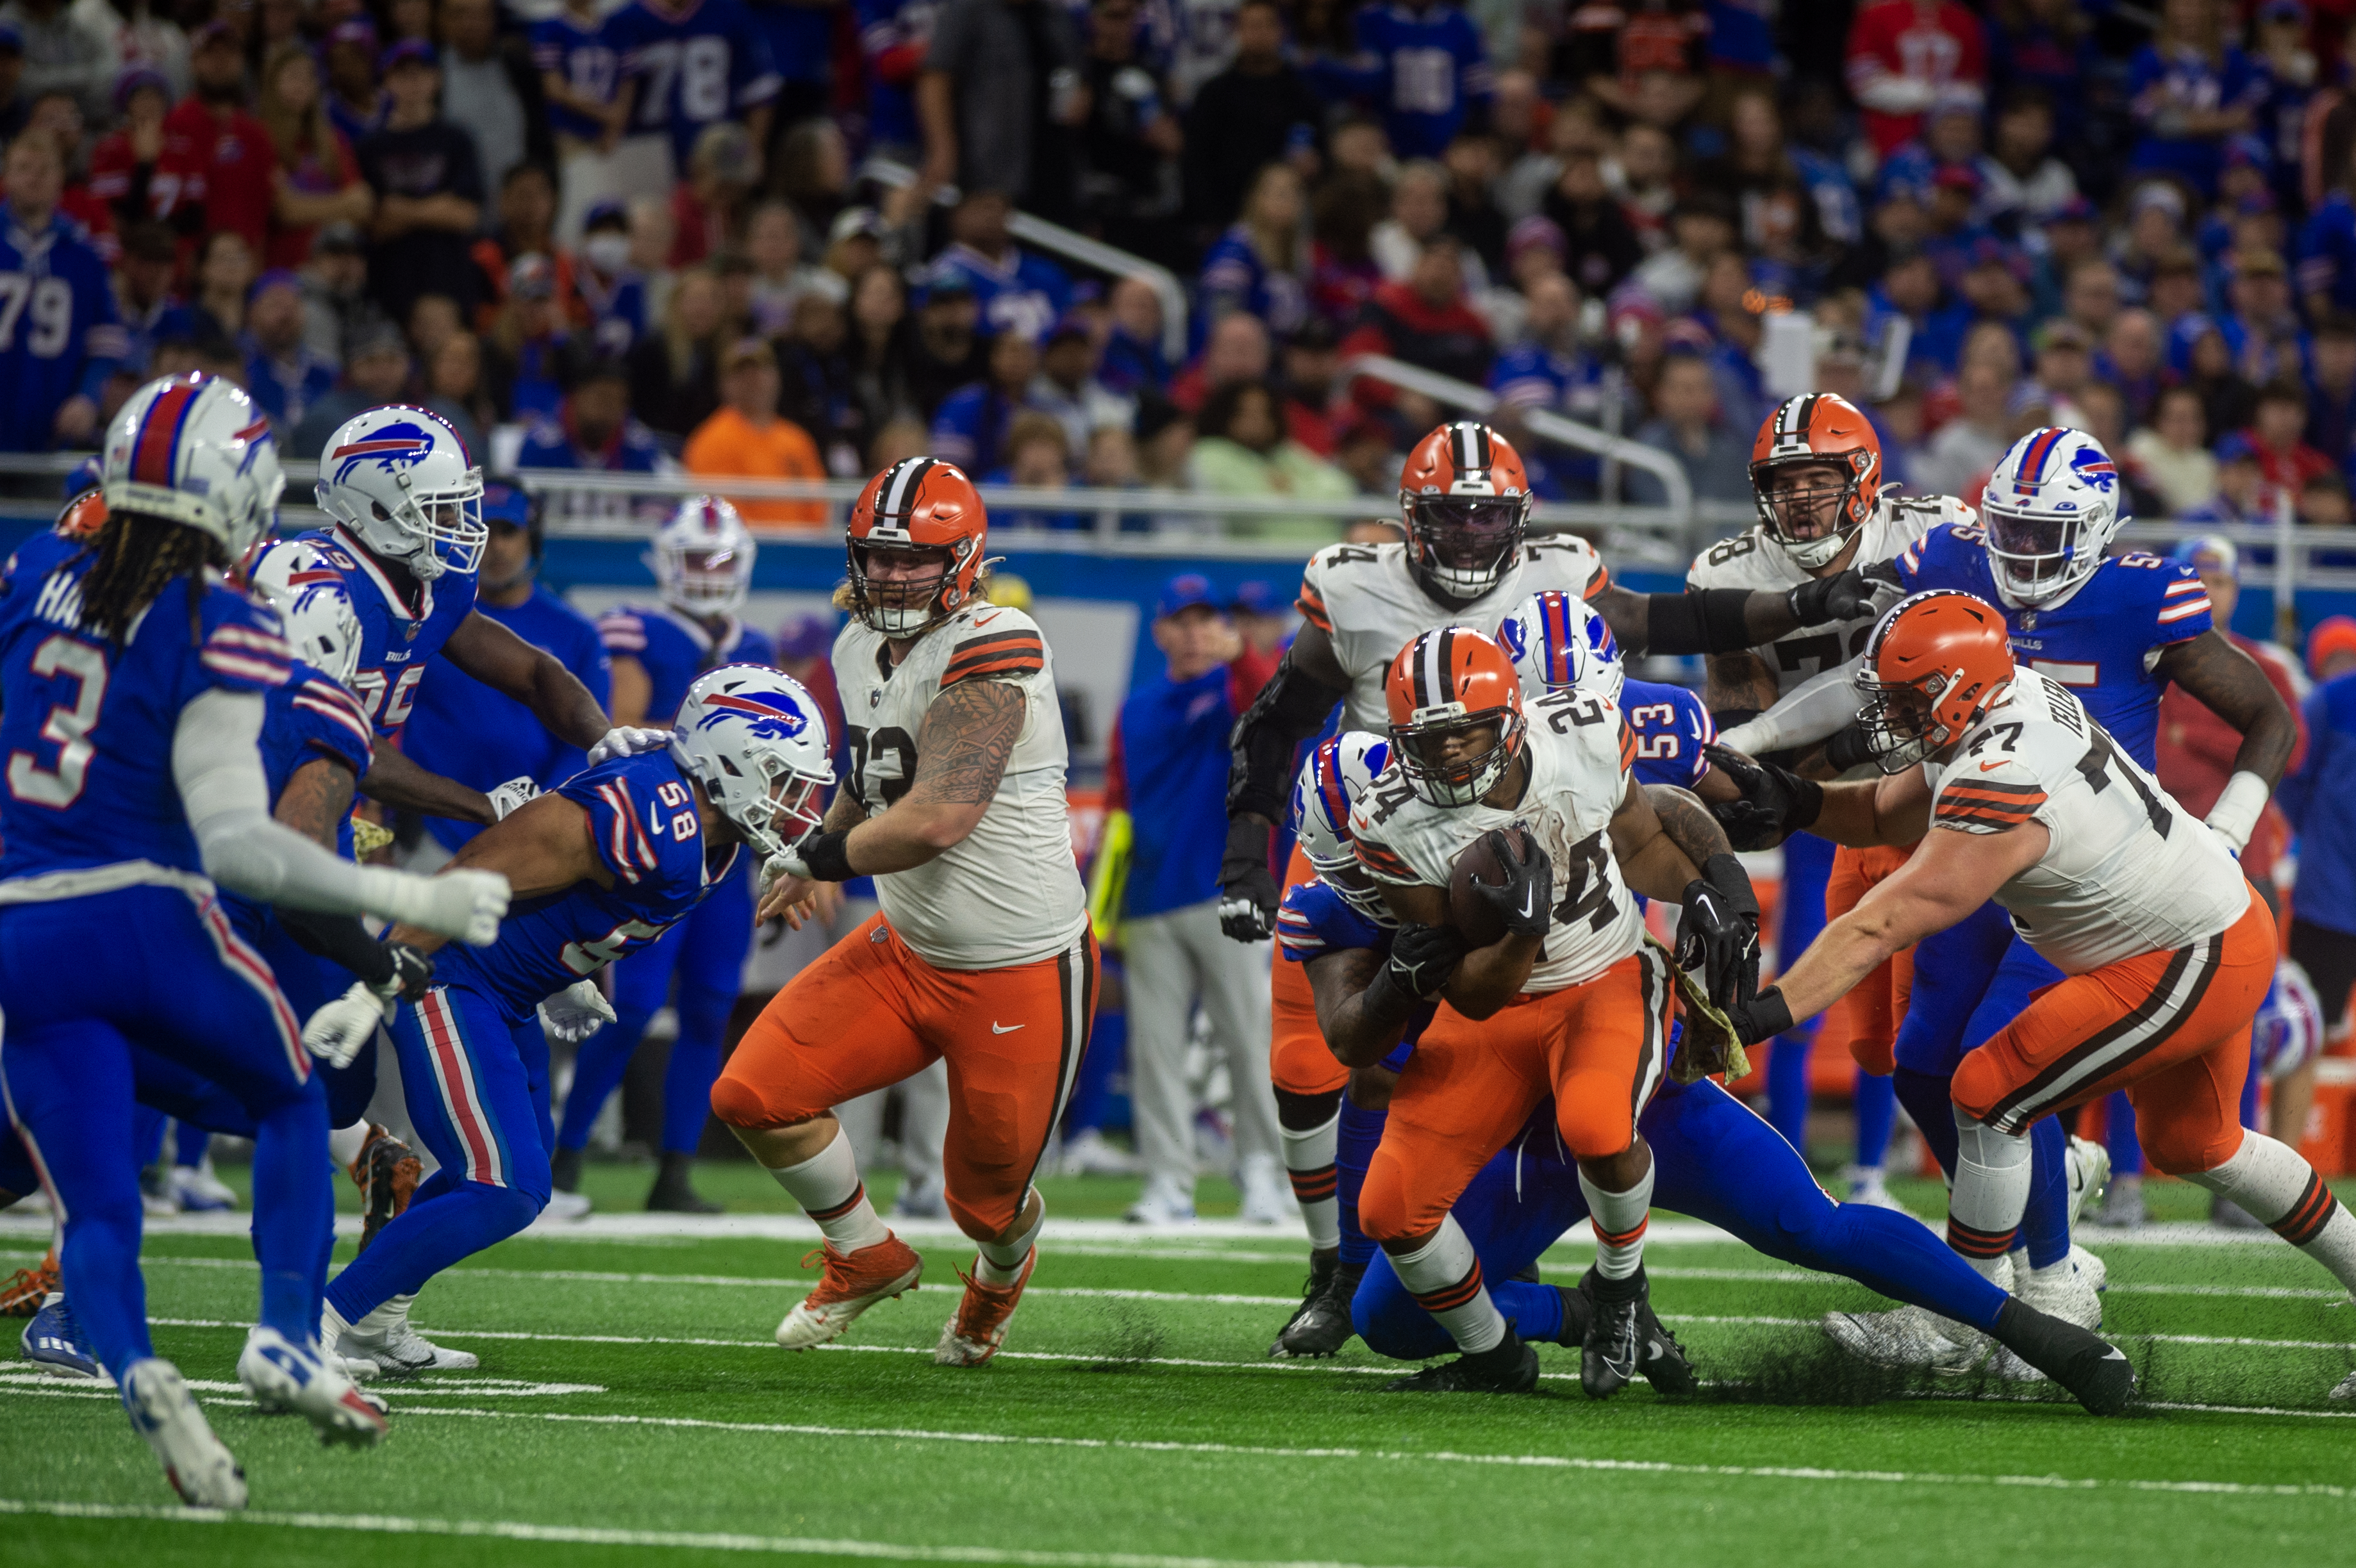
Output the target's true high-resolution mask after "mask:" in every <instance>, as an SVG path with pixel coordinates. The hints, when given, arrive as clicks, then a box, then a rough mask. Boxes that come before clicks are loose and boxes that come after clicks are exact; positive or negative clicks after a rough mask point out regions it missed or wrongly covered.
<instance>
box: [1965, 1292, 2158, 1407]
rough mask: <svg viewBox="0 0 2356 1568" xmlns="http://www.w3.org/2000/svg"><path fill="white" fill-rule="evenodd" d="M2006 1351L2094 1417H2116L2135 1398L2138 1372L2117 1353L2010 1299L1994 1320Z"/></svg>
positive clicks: (2091, 1334)
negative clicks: (2074, 1398) (2073, 1399)
mask: <svg viewBox="0 0 2356 1568" xmlns="http://www.w3.org/2000/svg"><path fill="white" fill-rule="evenodd" d="M1996 1339H1997V1342H1998V1343H1999V1344H2002V1345H2003V1346H2004V1347H2005V1348H2006V1349H2009V1350H2010V1351H2011V1352H2012V1353H2013V1354H2014V1355H2016V1356H2019V1358H2020V1359H2021V1360H2024V1361H2027V1362H2028V1363H2029V1365H2030V1366H2032V1367H2035V1368H2036V1369H2037V1370H2038V1371H2040V1372H2043V1373H2044V1374H2045V1375H2046V1376H2047V1377H2049V1378H2051V1379H2052V1380H2053V1381H2055V1382H2057V1383H2060V1384H2061V1386H2062V1387H2063V1388H2065V1389H2068V1390H2069V1391H2070V1392H2071V1393H2072V1394H2073V1395H2075V1396H2076V1397H2077V1401H2078V1403H2080V1404H2082V1405H2083V1406H2085V1407H2086V1410H2087V1413H2089V1414H2093V1415H2116V1414H2118V1413H2120V1412H2121V1411H2123V1410H2125V1409H2126V1407H2127V1401H2129V1400H2130V1399H2133V1398H2134V1397H2135V1392H2136V1374H2135V1367H2134V1366H2133V1365H2132V1364H2131V1363H2130V1362H2129V1361H2128V1360H2127V1359H2126V1355H2125V1354H2124V1353H2122V1352H2121V1351H2120V1350H2119V1349H2118V1348H2117V1347H2116V1346H2115V1345H2113V1344H2111V1342H2110V1341H2109V1340H2107V1339H2104V1338H2103V1337H2102V1336H2101V1335H2099V1334H2096V1333H2094V1332H2093V1331H2091V1330H2089V1329H2085V1328H2079V1327H2078V1326H2077V1325H2076V1324H2075V1323H2070V1322H2066V1321H2064V1320H2063V1319H2061V1318H2059V1317H2052V1316H2051V1315H2050V1314H2047V1313H2043V1312H2040V1311H2039V1310H2037V1308H2035V1307H2031V1306H2029V1304H2028V1303H2027V1302H2025V1301H2022V1300H2021V1299H2019V1297H2018V1296H2008V1297H2006V1299H2005V1304H2004V1307H2003V1308H2002V1309H2001V1310H2000V1311H1998V1312H1997V1319H1996Z"/></svg>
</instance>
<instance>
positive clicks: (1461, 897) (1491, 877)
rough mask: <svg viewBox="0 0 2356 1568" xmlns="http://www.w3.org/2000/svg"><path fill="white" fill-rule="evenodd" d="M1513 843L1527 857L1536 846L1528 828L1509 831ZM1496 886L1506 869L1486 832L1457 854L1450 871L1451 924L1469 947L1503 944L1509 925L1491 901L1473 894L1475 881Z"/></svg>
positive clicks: (1507, 832) (1449, 910) (1507, 830)
mask: <svg viewBox="0 0 2356 1568" xmlns="http://www.w3.org/2000/svg"><path fill="white" fill-rule="evenodd" d="M1505 836H1506V837H1508V838H1509V839H1511V840H1512V841H1513V845H1514V852H1515V854H1516V855H1526V854H1528V853H1529V852H1530V850H1531V849H1532V848H1535V847H1536V844H1535V841H1534V840H1533V839H1532V838H1531V837H1530V836H1529V833H1528V831H1527V830H1526V829H1525V828H1520V827H1508V828H1506V829H1505ZM1476 877H1477V878H1478V879H1480V880H1482V881H1483V882H1486V883H1488V884H1489V885H1490V886H1491V887H1493V888H1494V887H1495V886H1497V885H1498V884H1499V883H1501V882H1503V881H1504V880H1505V867H1504V866H1502V865H1500V864H1499V863H1498V861H1497V852H1496V849H1495V848H1494V846H1493V845H1492V843H1491V840H1490V837H1489V835H1487V834H1486V833H1483V835H1481V837H1478V838H1475V839H1474V840H1472V843H1470V844H1467V845H1466V846H1464V848H1462V849H1461V850H1459V851H1457V855H1456V859H1455V862H1454V863H1453V864H1452V865H1451V866H1450V867H1449V869H1448V923H1449V924H1451V925H1452V926H1454V927H1455V928H1456V932H1457V934H1458V935H1460V936H1462V937H1463V938H1464V944H1465V945H1466V946H1467V947H1486V946H1488V945H1489V944H1491V943H1493V942H1498V941H1502V940H1503V939H1504V937H1505V921H1504V920H1503V919H1502V918H1501V917H1500V916H1499V915H1498V913H1497V912H1496V911H1495V910H1494V909H1492V908H1490V907H1489V901H1487V900H1486V899H1484V898H1483V897H1482V896H1481V895H1480V894H1479V893H1478V892H1476V891H1473V888H1472V882H1473V879H1475V878H1476Z"/></svg>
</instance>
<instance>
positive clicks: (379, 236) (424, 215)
mask: <svg viewBox="0 0 2356 1568" xmlns="http://www.w3.org/2000/svg"><path fill="white" fill-rule="evenodd" d="M202 54H203V52H202V51H201V50H199V51H198V64H199V67H200V68H201V65H202ZM383 69H384V84H385V89H386V91H387V93H388V94H389V96H390V99H391V106H390V108H389V109H388V110H387V112H386V114H385V121H384V128H383V129H382V130H380V131H378V132H376V133H373V134H372V135H370V136H369V137H368V138H367V139H366V140H364V141H362V142H361V143H360V144H359V149H358V152H359V165H360V174H361V176H362V177H364V178H365V179H366V180H367V181H368V183H369V185H370V186H371V187H374V188H375V190H376V193H377V197H378V200H377V208H376V217H375V218H374V219H372V220H371V222H370V224H369V234H370V237H371V238H372V240H374V245H373V248H372V249H371V250H370V251H369V293H371V294H372V295H374V296H375V298H376V300H377V302H378V304H381V305H382V306H383V307H384V309H385V312H386V314H387V315H391V316H392V317H393V319H395V320H396V321H398V320H402V319H403V318H405V317H406V316H407V315H408V314H409V309H410V306H411V305H412V304H414V303H416V300H417V298H418V296H419V295H421V294H426V293H439V294H446V295H448V296H449V297H450V298H451V299H452V300H454V301H455V302H456V304H458V306H459V308H460V309H461V310H462V311H468V312H471V311H472V309H473V307H474V304H475V301H476V299H477V295H478V294H479V293H480V278H479V273H478V272H477V268H476V266H475V264H474V261H473V258H472V257H470V256H469V255H468V254H467V240H468V238H469V236H471V235H472V234H473V233H474V231H475V225H476V224H477V223H478V222H480V221H481V219H482V214H483V195H484V186H483V176H482V170H481V167H480V165H477V163H476V161H475V144H474V141H473V139H472V138H471V137H469V136H468V135H467V134H466V132H465V131H463V130H460V129H459V128H458V127H457V126H455V125H453V124H451V123H449V122H448V121H446V120H444V119H443V118H442V116H441V112H440V110H439V108H438V107H437V100H438V99H439V96H440V93H441V91H442V72H441V69H440V68H439V67H438V66H437V65H436V64H435V61H434V47H433V46H432V45H431V44H424V43H420V42H417V41H416V40H414V39H409V40H404V41H402V42H401V43H397V44H395V45H393V46H392V48H390V49H388V50H386V51H385V59H384V65H383Z"/></svg>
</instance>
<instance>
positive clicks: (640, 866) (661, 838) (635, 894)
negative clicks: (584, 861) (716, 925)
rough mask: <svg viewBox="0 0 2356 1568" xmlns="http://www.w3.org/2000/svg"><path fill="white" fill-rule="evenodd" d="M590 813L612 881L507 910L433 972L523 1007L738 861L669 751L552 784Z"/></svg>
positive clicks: (657, 924) (627, 942)
mask: <svg viewBox="0 0 2356 1568" xmlns="http://www.w3.org/2000/svg"><path fill="white" fill-rule="evenodd" d="M551 793H552V794H555V795H562V796H563V797H564V798H565V799H567V800H569V801H573V802H574V803H575V804H577V805H580V806H581V807H582V808H583V809H584V810H585V811H587V812H588V814H589V837H590V839H591V841H592V842H593V843H594V844H595V845H596V847H597V859H598V860H599V862H600V863H601V864H603V865H604V867H605V869H606V870H607V871H609V872H611V873H612V874H613V878H614V885H613V886H612V887H610V888H601V887H599V886H598V885H597V884H596V883H595V882H594V881H581V882H576V883H574V884H573V886H572V887H570V888H567V889H565V890H564V891H562V892H557V893H545V894H542V895H541V897H539V898H535V899H523V900H519V901H517V902H515V903H513V904H511V905H509V908H508V914H507V919H506V920H505V921H504V922H503V923H501V924H500V926H499V939H498V942H496V943H494V944H491V945H490V946H488V947H462V946H459V945H457V944H451V945H449V946H447V947H444V948H443V949H442V950H441V951H440V952H439V953H437V954H436V955H434V964H435V965H436V969H435V973H436V975H437V976H439V977H440V978H441V979H443V980H444V981H447V982H449V983H451V984H455V985H463V986H471V987H474V988H476V989H477V990H481V991H483V992H485V993H487V994H488V995H490V996H493V997H498V999H499V1000H500V1001H502V1002H504V1003H505V1004H507V1005H508V1006H509V1007H510V1008H514V1009H516V1010H517V1011H518V1012H521V1011H523V1010H525V1009H527V1008H534V1007H537V1006H539V1005H540V1003H541V1001H543V1000H545V999H546V998H547V997H551V996H553V995H554V994H555V993H557V992H558V991H561V990H562V989H564V987H567V986H570V985H571V984H573V981H575V980H579V979H583V978H584V977H586V976H591V975H594V974H595V973H596V972H597V971H598V970H599V969H600V968H602V967H604V966H605V965H607V964H610V963H612V962H613V961H614V960H615V959H616V958H620V957H623V956H625V955H628V954H632V953H636V952H637V951H638V950H639V949H640V948H642V947H645V946H647V945H648V944H650V943H652V942H654V941H655V940H656V939H658V938H659V937H660V936H661V935H662V933H664V932H666V931H668V930H669V929H670V928H671V926H672V925H674V924H676V923H678V922H679V920H680V917H681V916H683V915H685V914H686V913H687V912H689V911H690V910H691V909H693V908H694V907H695V906H696V905H697V904H699V903H701V902H702V901H703V898H704V895H705V894H706V893H708V892H710V891H712V889H713V888H714V887H716V886H718V885H719V884H720V883H721V882H722V881H723V880H726V879H727V878H728V877H730V876H732V875H734V874H735V872H736V871H737V870H738V869H740V867H739V863H738V855H737V851H736V848H735V846H734V845H731V846H730V847H729V848H726V849H724V850H720V851H716V852H715V851H713V850H712V848H711V847H710V846H708V845H707V844H706V843H705V842H704V838H703V825H702V820H701V817H699V816H697V814H696V809H695V792H694V791H693V790H692V789H691V788H690V787H689V784H688V780H687V774H686V773H685V772H683V771H682V770H681V769H680V765H679V764H678V763H675V762H673V761H672V760H671V755H670V752H669V750H668V749H666V750H663V751H659V752H646V753H644V754H643V755H640V756H636V757H616V758H615V759H614V760H613V761H612V762H609V763H598V764H597V765H596V766H595V767H594V768H589V769H586V770H584V772H581V773H575V774H573V776H572V777H571V778H569V779H567V780H565V781H564V782H563V783H562V784H559V785H558V786H557V787H556V788H555V789H554V790H553V791H552V792H551Z"/></svg>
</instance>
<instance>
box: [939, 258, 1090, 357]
mask: <svg viewBox="0 0 2356 1568" xmlns="http://www.w3.org/2000/svg"><path fill="white" fill-rule="evenodd" d="M930 276H932V277H934V278H955V279H957V280H958V281H959V282H960V283H965V284H966V285H968V286H969V287H970V288H971V289H972V290H973V297H974V301H975V303H976V304H980V306H981V320H982V325H984V326H985V327H987V328H988V329H989V330H990V331H991V332H993V333H997V332H1020V333H1023V334H1024V335H1025V336H1029V337H1030V338H1031V339H1032V340H1033V342H1038V341H1040V340H1042V339H1044V337H1045V336H1047V329H1048V328H1049V327H1051V326H1053V325H1055V323H1056V322H1057V321H1058V320H1060V319H1061V318H1062V316H1063V315H1064V313H1065V312H1066V311H1067V310H1069V309H1071V308H1072V280H1071V279H1070V278H1069V277H1067V276H1066V275H1065V272H1064V269H1063V268H1061V267H1059V266H1057V265H1055V262H1053V261H1049V260H1047V258H1046V257H1044V256H1033V255H1032V254H1031V253H1030V252H1029V251H1023V250H1017V249H1014V248H1012V247H1010V248H1009V249H1008V251H1007V255H1006V260H1005V261H1002V262H1001V261H991V259H990V258H989V257H987V256H985V255H983V254H982V253H981V252H980V251H977V250H975V249H974V248H973V247H972V246H970V245H968V244H965V243H964V242H963V241H959V242H958V243H956V244H953V245H951V246H950V247H949V248H948V250H946V251H942V252H941V253H940V255H939V256H937V257H936V258H935V259H934V261H933V268H932V272H931V273H930Z"/></svg>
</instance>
